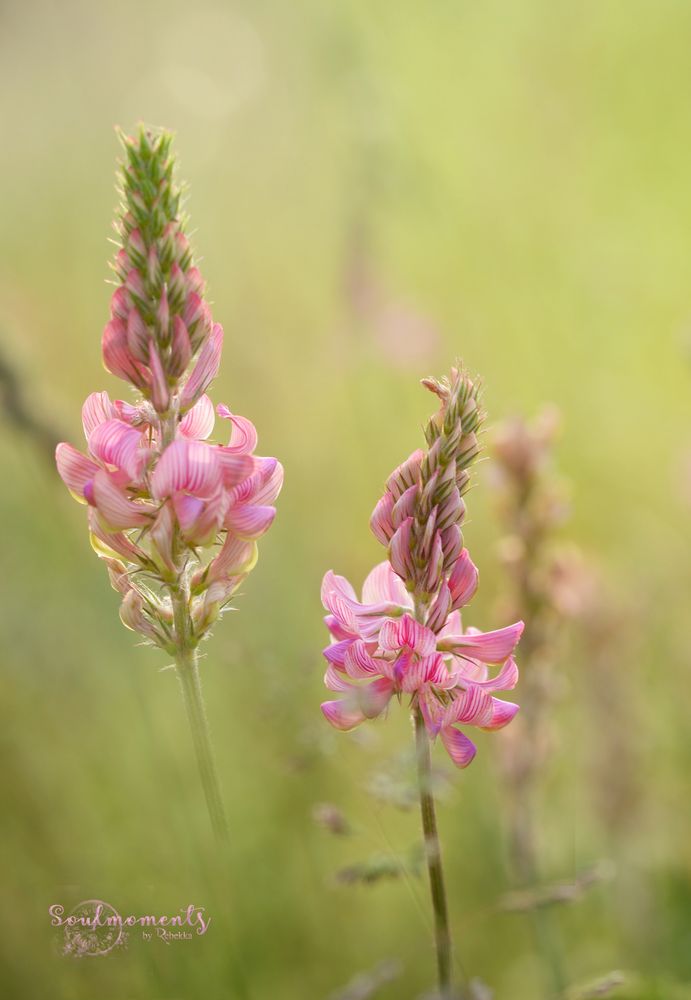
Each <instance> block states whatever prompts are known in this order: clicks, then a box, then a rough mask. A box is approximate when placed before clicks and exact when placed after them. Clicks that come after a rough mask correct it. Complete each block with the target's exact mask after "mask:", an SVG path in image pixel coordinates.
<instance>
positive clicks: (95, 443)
mask: <svg viewBox="0 0 691 1000" xmlns="http://www.w3.org/2000/svg"><path fill="white" fill-rule="evenodd" d="M141 443H142V433H141V431H140V430H138V429H137V428H136V427H132V426H131V425H130V424H126V423H124V421H122V420H117V419H112V420H106V422H105V423H103V424H99V425H98V426H97V427H95V428H94V430H93V431H92V433H91V435H90V437H89V451H90V452H91V454H92V455H93V456H94V458H97V459H100V461H101V462H103V464H104V465H111V466H113V467H114V468H116V469H122V471H123V472H126V473H127V475H128V476H129V477H130V479H131V480H135V479H137V478H138V477H139V475H140V473H141V469H142V461H143V459H144V458H145V455H144V454H143V451H142V448H141Z"/></svg>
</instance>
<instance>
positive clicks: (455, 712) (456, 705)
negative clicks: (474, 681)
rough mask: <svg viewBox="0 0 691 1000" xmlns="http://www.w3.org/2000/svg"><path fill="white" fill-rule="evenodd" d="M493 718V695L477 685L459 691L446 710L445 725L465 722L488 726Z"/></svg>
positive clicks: (471, 724)
mask: <svg viewBox="0 0 691 1000" xmlns="http://www.w3.org/2000/svg"><path fill="white" fill-rule="evenodd" d="M491 719H492V697H491V695H489V694H487V692H486V691H483V690H482V689H481V688H479V687H478V686H477V685H473V686H472V687H469V688H468V689H467V690H466V691H459V693H458V694H457V695H456V697H455V698H454V700H453V701H452V702H451V704H450V705H449V706H448V707H447V708H446V709H445V710H444V721H443V725H444V726H450V725H452V724H453V723H454V722H464V723H466V724H467V725H470V726H486V725H489V723H490V721H491Z"/></svg>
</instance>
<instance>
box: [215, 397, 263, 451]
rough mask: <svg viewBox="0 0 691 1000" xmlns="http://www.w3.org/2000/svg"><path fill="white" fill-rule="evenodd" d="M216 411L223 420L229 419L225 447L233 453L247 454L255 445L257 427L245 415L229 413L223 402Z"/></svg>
mask: <svg viewBox="0 0 691 1000" xmlns="http://www.w3.org/2000/svg"><path fill="white" fill-rule="evenodd" d="M216 413H217V414H218V415H219V417H222V418H223V420H230V423H231V428H230V440H229V442H228V444H227V446H226V447H227V448H229V449H230V451H232V452H233V453H234V454H235V455H249V454H251V453H252V452H253V451H254V449H255V448H256V447H257V440H258V439H257V429H256V427H255V426H254V424H253V423H252V421H251V420H248V419H247V417H241V416H238V414H235V413H231V412H230V410H229V409H228V407H227V406H226V405H225V403H219V404H218V406H217V407H216Z"/></svg>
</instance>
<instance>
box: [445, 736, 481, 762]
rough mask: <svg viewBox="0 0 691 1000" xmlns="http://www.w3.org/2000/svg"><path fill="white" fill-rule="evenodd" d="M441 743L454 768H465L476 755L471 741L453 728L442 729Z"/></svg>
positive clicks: (475, 748)
mask: <svg viewBox="0 0 691 1000" xmlns="http://www.w3.org/2000/svg"><path fill="white" fill-rule="evenodd" d="M441 741H442V743H443V744H444V746H445V747H446V751H447V753H448V755H449V757H450V758H451V760H452V761H453V762H454V764H455V765H456V767H467V766H468V764H470V763H471V762H472V760H473V757H474V756H475V754H476V753H477V747H476V746H475V744H474V743H473V742H472V740H469V739H468V737H467V736H466V735H465V734H464V733H462V732H461V731H460V729H456V728H455V727H454V726H449V727H448V728H447V729H442V731H441Z"/></svg>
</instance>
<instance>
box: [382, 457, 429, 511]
mask: <svg viewBox="0 0 691 1000" xmlns="http://www.w3.org/2000/svg"><path fill="white" fill-rule="evenodd" d="M424 457H425V453H424V452H423V451H422V450H421V449H420V448H418V449H417V450H416V451H414V452H413V453H412V455H409V456H408V458H407V459H406V460H405V462H403V463H402V464H401V465H399V466H398V468H397V469H394V471H393V472H392V473H391V475H390V476H389V478H388V481H387V483H386V486H387V489H388V490H390V492H391V494H392V496H393V498H394V500H398V498H399V497H400V496H401V494H402V493H404V492H405V491H406V490H407V489H408V487H409V486H413V485H414V484H415V483H417V481H418V478H419V476H420V466H421V465H422V460H423V458H424Z"/></svg>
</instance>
